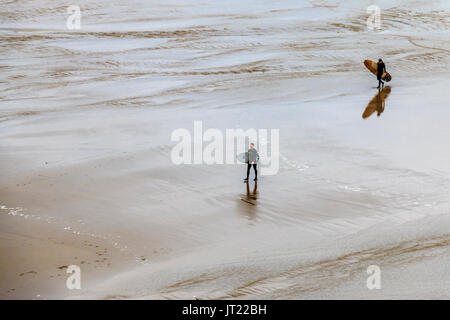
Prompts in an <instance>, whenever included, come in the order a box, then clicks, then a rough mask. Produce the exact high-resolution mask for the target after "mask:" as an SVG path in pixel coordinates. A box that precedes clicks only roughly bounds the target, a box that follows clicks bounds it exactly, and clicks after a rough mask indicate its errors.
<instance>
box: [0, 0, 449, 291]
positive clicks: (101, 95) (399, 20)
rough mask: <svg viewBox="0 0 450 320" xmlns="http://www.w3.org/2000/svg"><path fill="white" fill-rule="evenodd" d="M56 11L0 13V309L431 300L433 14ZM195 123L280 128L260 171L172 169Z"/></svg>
mask: <svg viewBox="0 0 450 320" xmlns="http://www.w3.org/2000/svg"><path fill="white" fill-rule="evenodd" d="M370 4H371V3H370ZM65 5H66V3H63V2H62V1H54V2H52V3H51V4H50V3H49V2H46V1H38V2H36V3H34V4H21V3H19V4H17V3H11V4H6V5H5V6H4V10H3V12H2V13H1V15H2V25H1V26H0V48H1V49H0V50H1V52H2V56H1V58H0V68H1V70H2V72H1V74H0V90H1V94H0V154H1V157H0V174H1V177H0V205H1V206H2V207H1V210H0V237H1V243H0V246H1V247H0V248H1V250H0V261H1V263H0V277H1V278H0V279H1V280H0V298H2V299H18V298H25V299H50V298H59V299H78V298H89V299H121V298H131V299H180V298H186V299H191V298H192V297H193V296H197V297H199V298H200V299H217V298H221V299H227V298H239V299H241V298H243V299H245V298H252V299H267V298H270V299H281V298H282V299H299V298H300V299H310V298H319V299H321V298H329V299H330V298H331V299H338V298H344V299H355V298H356V299H358V298H364V299H379V298H383V299H391V298H393V299H402V298H406V299H419V298H425V299H428V298H436V299H448V298H449V297H450V292H449V288H450V277H449V276H448V275H449V272H448V270H449V267H450V250H449V242H450V234H449V230H450V215H449V213H450V197H449V192H450V191H449V186H450V162H449V161H448V159H449V158H450V149H449V148H447V146H448V138H449V137H450V127H449V126H448V119H450V110H449V109H448V100H449V94H448V90H447V88H448V86H449V77H448V70H447V69H448V68H447V66H448V62H449V55H448V51H449V42H448V39H447V38H448V37H447V34H448V27H449V26H448V22H447V21H448V17H449V8H448V7H447V4H446V3H445V2H443V1H442V2H441V1H432V2H425V1H423V2H421V1H418V2H414V4H409V5H408V6H405V5H404V3H403V2H402V1H396V2H394V3H389V4H387V3H384V2H383V4H382V5H381V4H380V6H382V8H383V29H382V30H381V31H380V32H373V31H370V30H367V28H366V13H365V9H366V7H367V6H366V5H365V4H364V3H361V2H353V1H348V2H342V3H341V2H330V3H328V4H327V5H326V4H324V3H322V2H318V1H311V2H306V1H305V2H298V1H295V2H291V1H287V2H282V3H281V2H274V3H272V4H260V3H259V2H249V3H246V4H241V3H240V2H239V5H238V4H237V3H236V4H235V5H230V4H229V3H227V4H201V3H198V2H194V1H192V2H189V3H183V4H179V3H178V4H175V3H173V4H172V3H169V4H164V5H163V4H158V3H151V4H149V3H147V2H144V1H131V2H125V3H123V2H121V6H118V7H116V8H114V9H113V8H111V7H110V2H108V5H107V4H106V3H103V2H101V1H100V2H96V3H95V4H94V3H90V4H89V3H88V2H83V1H81V3H80V6H81V8H82V10H83V20H82V29H81V30H80V31H70V30H67V29H65V17H66V16H65V15H64V13H65ZM37 7H44V8H48V10H40V11H39V10H38V11H37V10H34V9H36V8H37ZM136 8H139V10H137V9H136ZM378 56H382V57H383V59H384V61H385V63H386V65H387V68H388V70H389V72H390V73H391V74H392V76H393V80H392V81H391V82H390V83H389V87H385V89H384V90H385V91H382V92H381V93H378V91H377V89H376V88H375V86H376V85H377V81H376V78H375V77H374V76H373V75H372V74H370V73H369V72H368V71H367V70H366V69H365V67H364V65H363V63H362V61H363V60H364V59H367V58H369V59H376V58H377V57H378ZM375 114H377V115H378V116H376V115H375ZM196 120H202V121H203V125H204V127H205V129H206V128H218V129H220V130H223V131H225V129H227V128H243V129H248V128H267V129H271V128H275V129H279V130H280V169H279V172H278V174H276V175H273V176H262V177H260V179H259V181H258V188H257V192H256V193H254V182H253V181H250V182H249V184H248V185H246V184H244V183H242V178H243V177H244V175H245V166H244V165H238V164H236V165H180V166H176V165H174V164H173V163H172V162H171V160H170V153H171V150H172V147H173V146H174V144H175V143H174V142H172V141H171V140H170V136H171V133H172V132H173V131H174V130H175V129H178V128H186V129H188V130H190V131H192V130H193V124H194V121H196ZM252 174H253V172H252ZM251 177H252V176H251ZM247 187H248V189H247ZM249 193H250V194H249ZM82 262H83V263H82ZM71 264H75V265H79V266H80V267H81V270H82V289H81V290H68V289H66V287H65V281H66V279H67V277H68V275H67V274H66V268H65V267H66V266H68V265H71ZM373 264H375V265H379V266H380V268H381V271H382V289H381V290H368V289H367V287H366V278H367V276H368V275H367V273H366V269H367V267H368V266H369V265H373Z"/></svg>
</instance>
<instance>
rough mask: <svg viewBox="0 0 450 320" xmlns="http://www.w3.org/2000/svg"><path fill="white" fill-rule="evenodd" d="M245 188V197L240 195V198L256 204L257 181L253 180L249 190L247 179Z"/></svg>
mask: <svg viewBox="0 0 450 320" xmlns="http://www.w3.org/2000/svg"><path fill="white" fill-rule="evenodd" d="M245 188H246V191H247V193H246V195H245V197H241V200H242V201H244V202H247V203H250V204H252V205H256V200H257V199H258V181H255V185H254V186H253V191H252V192H250V184H249V183H248V181H246V182H245Z"/></svg>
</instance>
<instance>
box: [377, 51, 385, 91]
mask: <svg viewBox="0 0 450 320" xmlns="http://www.w3.org/2000/svg"><path fill="white" fill-rule="evenodd" d="M385 72H386V66H385V65H384V62H383V60H382V59H381V58H380V59H378V68H377V79H378V87H377V88H380V84H381V85H382V86H383V87H384V82H383V80H381V77H383V73H385Z"/></svg>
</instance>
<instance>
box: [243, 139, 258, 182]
mask: <svg viewBox="0 0 450 320" xmlns="http://www.w3.org/2000/svg"><path fill="white" fill-rule="evenodd" d="M247 154H248V158H247V159H248V160H247V178H245V179H244V181H245V182H247V181H248V176H249V175H250V169H251V167H252V166H253V169H254V170H255V179H253V181H257V180H258V171H257V170H256V163H257V162H258V160H259V154H258V151H257V150H256V149H255V144H254V143H253V142H252V143H250V149H248V152H247Z"/></svg>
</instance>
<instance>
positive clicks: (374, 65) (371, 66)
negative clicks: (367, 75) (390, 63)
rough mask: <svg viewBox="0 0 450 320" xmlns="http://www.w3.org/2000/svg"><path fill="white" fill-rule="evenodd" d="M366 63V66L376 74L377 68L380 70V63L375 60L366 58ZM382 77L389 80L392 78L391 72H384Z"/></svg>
mask: <svg viewBox="0 0 450 320" xmlns="http://www.w3.org/2000/svg"><path fill="white" fill-rule="evenodd" d="M364 65H365V66H366V68H367V69H369V71H370V72H372V73H373V74H374V75H377V70H378V64H377V63H376V62H375V61H372V60H368V59H367V60H364ZM381 79H382V80H384V81H386V82H389V81H391V80H392V76H391V74H390V73H389V72H384V73H383V75H382V76H381Z"/></svg>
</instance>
